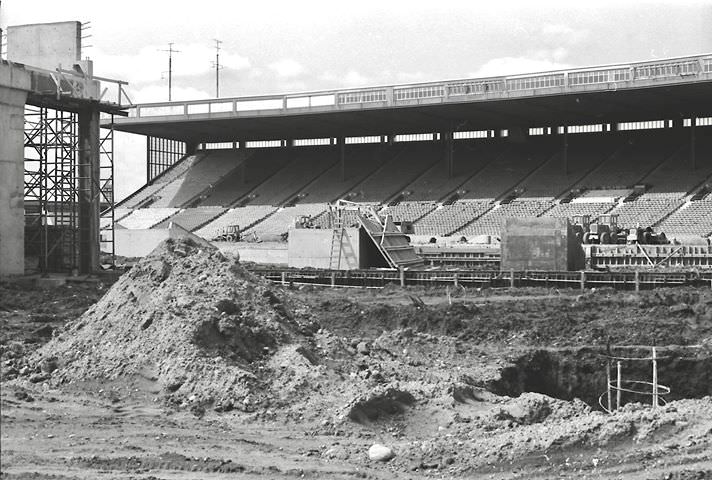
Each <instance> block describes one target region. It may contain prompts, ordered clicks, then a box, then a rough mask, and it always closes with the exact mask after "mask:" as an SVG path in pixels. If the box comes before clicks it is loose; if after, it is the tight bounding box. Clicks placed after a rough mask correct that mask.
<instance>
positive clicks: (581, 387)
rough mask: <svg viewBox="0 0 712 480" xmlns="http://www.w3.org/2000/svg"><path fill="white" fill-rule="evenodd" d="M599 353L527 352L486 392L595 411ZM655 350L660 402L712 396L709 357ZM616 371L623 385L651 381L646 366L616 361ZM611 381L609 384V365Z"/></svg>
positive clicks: (602, 378) (602, 379)
mask: <svg viewBox="0 0 712 480" xmlns="http://www.w3.org/2000/svg"><path fill="white" fill-rule="evenodd" d="M603 351H604V350H602V349H598V348H578V349H569V350H534V351H529V352H526V353H524V354H523V355H521V356H519V357H517V358H515V359H514V360H513V361H512V363H511V364H510V365H509V366H507V367H505V368H503V369H502V371H501V373H500V377H499V378H498V379H495V380H494V381H492V382H490V383H489V385H488V386H487V387H488V389H489V390H490V391H492V392H493V393H496V394H498V395H507V396H510V397H517V396H519V395H521V394H522V393H524V392H536V393H543V394H545V395H548V396H550V397H554V398H559V399H561V400H573V399H574V398H579V399H581V400H583V401H584V402H586V403H587V404H588V405H590V406H591V407H592V408H594V409H600V405H599V403H598V398H599V395H601V394H602V393H604V392H605V391H606V365H607V359H606V358H605V357H604V356H602V355H601V353H602V352H603ZM657 351H658V356H659V357H660V359H659V360H658V362H657V363H658V382H659V383H660V384H661V385H665V386H667V387H670V393H669V394H668V395H665V396H664V399H665V400H666V401H668V402H669V401H673V400H679V399H683V398H701V397H704V396H707V395H712V352H710V351H709V350H703V349H700V348H695V347H678V346H670V347H658V349H657ZM612 353H613V354H614V355H616V356H621V357H623V356H625V357H649V356H650V354H651V350H650V348H642V347H636V348H626V349H624V350H623V349H614V350H613V352H612ZM621 370H622V378H623V379H624V380H643V381H651V380H652V363H651V362H650V361H630V360H625V361H621ZM611 378H612V380H613V381H615V378H616V366H615V362H613V363H612V368H611ZM643 388H645V387H643ZM647 389H650V387H649V386H648V387H647ZM613 397H614V398H615V392H614V393H613ZM605 398H606V397H605V396H604V404H605ZM621 400H622V401H621V404H622V405H625V404H626V403H631V402H640V403H646V404H650V403H651V401H652V399H651V397H650V396H649V395H638V394H631V393H623V394H622V397H621ZM614 401H615V400H614Z"/></svg>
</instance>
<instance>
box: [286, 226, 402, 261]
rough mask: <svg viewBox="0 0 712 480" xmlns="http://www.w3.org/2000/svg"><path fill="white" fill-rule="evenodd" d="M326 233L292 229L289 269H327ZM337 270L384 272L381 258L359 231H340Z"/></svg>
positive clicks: (329, 238)
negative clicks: (368, 269) (376, 270)
mask: <svg viewBox="0 0 712 480" xmlns="http://www.w3.org/2000/svg"><path fill="white" fill-rule="evenodd" d="M333 235H334V232H333V231H332V230H330V229H323V230H322V229H312V228H294V229H291V230H290V231H289V246H288V255H289V263H288V264H289V266H290V267H295V268H305V267H310V268H327V269H328V268H331V242H332V238H333ZM340 252H341V253H340V255H341V259H340V261H339V270H355V269H359V268H373V267H383V268H388V264H387V263H386V260H385V259H384V258H383V254H381V252H379V251H378V249H377V248H376V246H375V245H374V244H373V241H372V240H371V239H370V238H369V236H368V234H367V233H366V232H365V231H364V230H363V229H362V228H344V234H343V237H342V243H341V249H340Z"/></svg>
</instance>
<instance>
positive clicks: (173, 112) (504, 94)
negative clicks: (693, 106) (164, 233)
mask: <svg viewBox="0 0 712 480" xmlns="http://www.w3.org/2000/svg"><path fill="white" fill-rule="evenodd" d="M711 78H712V54H707V55H697V56H692V57H681V58H671V59H664V60H655V61H649V62H638V63H630V64H623V65H606V66H601V67H592V68H580V69H570V70H559V71H551V72H543V73H538V74H527V75H511V76H502V77H491V78H481V79H464V80H452V81H445V82H432V83H420V84H411V85H394V86H384V87H367V88H361V89H347V90H328V91H318V92H306V93H295V94H287V95H262V96H254V97H236V98H218V99H211V100H193V101H185V102H159V103H145V104H138V105H134V106H133V108H132V109H131V111H130V117H132V118H144V117H156V116H181V117H188V116H191V115H196V114H197V115H206V114H207V115H208V116H212V115H214V114H215V115H218V116H223V115H227V116H229V115H240V114H242V113H243V112H250V113H251V114H254V115H257V114H260V113H262V112H264V113H274V112H276V111H281V112H290V111H292V112H293V111H297V110H299V111H300V112H302V111H314V112H319V111H333V110H358V109H361V108H378V107H391V106H406V105H413V104H421V103H422V104H430V103H449V102H463V101H473V100H480V99H489V98H511V97H523V96H535V95H546V94H552V93H569V92H571V93H573V92H578V91H595V90H606V89H609V90H619V89H625V88H636V87H640V86H648V85H651V84H659V83H677V82H684V81H690V80H694V79H703V80H707V79H711ZM221 114H222V115H221Z"/></svg>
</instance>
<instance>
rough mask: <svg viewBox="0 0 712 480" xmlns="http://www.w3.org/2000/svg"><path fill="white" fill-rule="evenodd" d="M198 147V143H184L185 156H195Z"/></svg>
mask: <svg viewBox="0 0 712 480" xmlns="http://www.w3.org/2000/svg"><path fill="white" fill-rule="evenodd" d="M199 145H200V142H195V141H192V142H185V154H186V155H195V152H197V151H198V146H199Z"/></svg>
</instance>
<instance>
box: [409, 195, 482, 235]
mask: <svg viewBox="0 0 712 480" xmlns="http://www.w3.org/2000/svg"><path fill="white" fill-rule="evenodd" d="M491 207H492V202H491V201H490V200H484V201H457V202H455V203H453V204H452V205H443V206H442V207H440V208H438V209H436V210H433V211H432V212H430V213H429V214H428V215H426V216H425V217H423V219H422V220H420V221H419V222H417V223H415V225H413V228H414V229H415V233H416V235H447V234H449V233H451V232H453V231H455V230H457V229H458V228H460V227H462V226H463V225H464V224H465V223H467V222H469V221H471V220H472V219H473V218H476V217H478V216H480V215H482V214H483V213H485V212H486V211H487V210H488V209H490V208H491Z"/></svg>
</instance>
